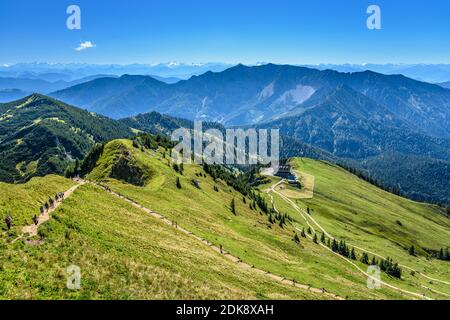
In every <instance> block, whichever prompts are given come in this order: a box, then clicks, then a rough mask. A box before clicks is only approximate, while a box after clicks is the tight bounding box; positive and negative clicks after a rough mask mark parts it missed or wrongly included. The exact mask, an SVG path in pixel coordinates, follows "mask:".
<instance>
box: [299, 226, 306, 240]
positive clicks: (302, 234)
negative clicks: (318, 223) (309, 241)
mask: <svg viewBox="0 0 450 320" xmlns="http://www.w3.org/2000/svg"><path fill="white" fill-rule="evenodd" d="M300 235H301V236H302V237H303V238H306V234H305V228H304V227H303V229H302V233H301V234H300Z"/></svg>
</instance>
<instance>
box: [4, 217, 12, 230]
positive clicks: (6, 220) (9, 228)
mask: <svg viewBox="0 0 450 320" xmlns="http://www.w3.org/2000/svg"><path fill="white" fill-rule="evenodd" d="M5 223H6V226H7V227H8V230H11V225H12V218H11V216H10V215H9V214H8V215H7V216H6V218H5Z"/></svg>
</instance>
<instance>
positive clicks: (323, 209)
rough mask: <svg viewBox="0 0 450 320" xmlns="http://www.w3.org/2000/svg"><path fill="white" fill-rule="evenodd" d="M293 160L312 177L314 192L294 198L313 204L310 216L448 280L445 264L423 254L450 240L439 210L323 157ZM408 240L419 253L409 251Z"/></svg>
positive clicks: (420, 280) (421, 281)
mask: <svg viewBox="0 0 450 320" xmlns="http://www.w3.org/2000/svg"><path fill="white" fill-rule="evenodd" d="M292 164H293V165H294V167H295V169H296V170H298V171H300V172H305V173H307V174H310V175H313V176H314V177H315V188H314V197H313V198H312V199H307V200H295V201H296V203H297V204H298V205H299V206H300V207H301V208H303V209H306V208H307V207H309V208H310V209H312V211H311V212H312V215H311V216H312V217H313V218H314V219H315V220H316V221H317V222H318V223H319V224H320V225H321V226H322V227H323V228H324V229H325V230H326V231H327V232H329V233H330V234H331V235H332V236H335V237H337V238H338V239H342V240H345V241H346V242H348V243H349V244H353V245H355V246H358V247H361V248H363V249H367V250H369V251H372V252H374V253H377V254H380V255H382V256H384V257H387V256H389V257H392V258H394V259H395V260H396V261H398V262H399V263H401V264H404V265H406V266H410V267H412V268H413V269H414V270H418V271H420V272H423V273H424V274H426V275H428V276H431V277H435V278H436V279H440V280H444V281H447V282H448V280H449V278H450V273H449V270H450V269H449V263H448V262H444V261H441V260H436V259H430V257H429V254H428V253H427V252H429V250H430V249H432V250H439V248H443V247H448V246H449V244H450V218H449V217H448V216H447V215H446V214H445V213H444V210H443V209H441V208H439V207H438V206H434V205H429V204H425V203H418V202H414V201H411V200H408V199H405V198H401V197H398V196H396V195H393V194H390V193H388V192H385V191H383V190H381V189H379V188H376V187H374V186H373V185H370V184H369V183H367V182H365V181H363V180H361V179H359V178H357V177H356V176H354V175H352V174H350V173H348V172H347V171H345V170H343V169H341V168H339V167H337V166H334V165H331V164H329V163H326V162H321V161H315V160H311V159H306V158H301V159H294V160H293V161H292ZM278 200H279V203H282V199H278ZM286 210H291V208H290V207H289V206H288V207H286ZM411 245H413V246H414V247H415V249H416V252H417V256H411V255H409V254H408V248H409V247H410V246H411ZM403 274H404V277H405V279H408V280H410V281H415V282H417V284H418V286H419V289H420V287H421V286H426V287H430V288H434V289H436V290H439V291H443V292H444V293H445V292H446V293H447V294H449V291H450V288H449V287H450V286H449V285H445V284H440V283H439V282H436V281H431V280H429V279H426V278H424V277H420V276H419V275H415V276H412V275H411V274H410V271H409V270H407V269H405V268H404V273H403ZM422 289H423V288H422Z"/></svg>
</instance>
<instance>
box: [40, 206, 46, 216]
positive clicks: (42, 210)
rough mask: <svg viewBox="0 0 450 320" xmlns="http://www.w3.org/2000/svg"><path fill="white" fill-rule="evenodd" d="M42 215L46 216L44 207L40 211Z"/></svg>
mask: <svg viewBox="0 0 450 320" xmlns="http://www.w3.org/2000/svg"><path fill="white" fill-rule="evenodd" d="M39 210H40V213H41V215H43V214H44V212H45V208H44V206H42V207H41V208H40V209H39Z"/></svg>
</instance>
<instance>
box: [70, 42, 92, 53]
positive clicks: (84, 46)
mask: <svg viewBox="0 0 450 320" xmlns="http://www.w3.org/2000/svg"><path fill="white" fill-rule="evenodd" d="M89 48H95V44H94V43H92V42H91V41H85V42H81V43H80V45H79V46H78V48H75V50H77V51H82V50H86V49H89Z"/></svg>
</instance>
